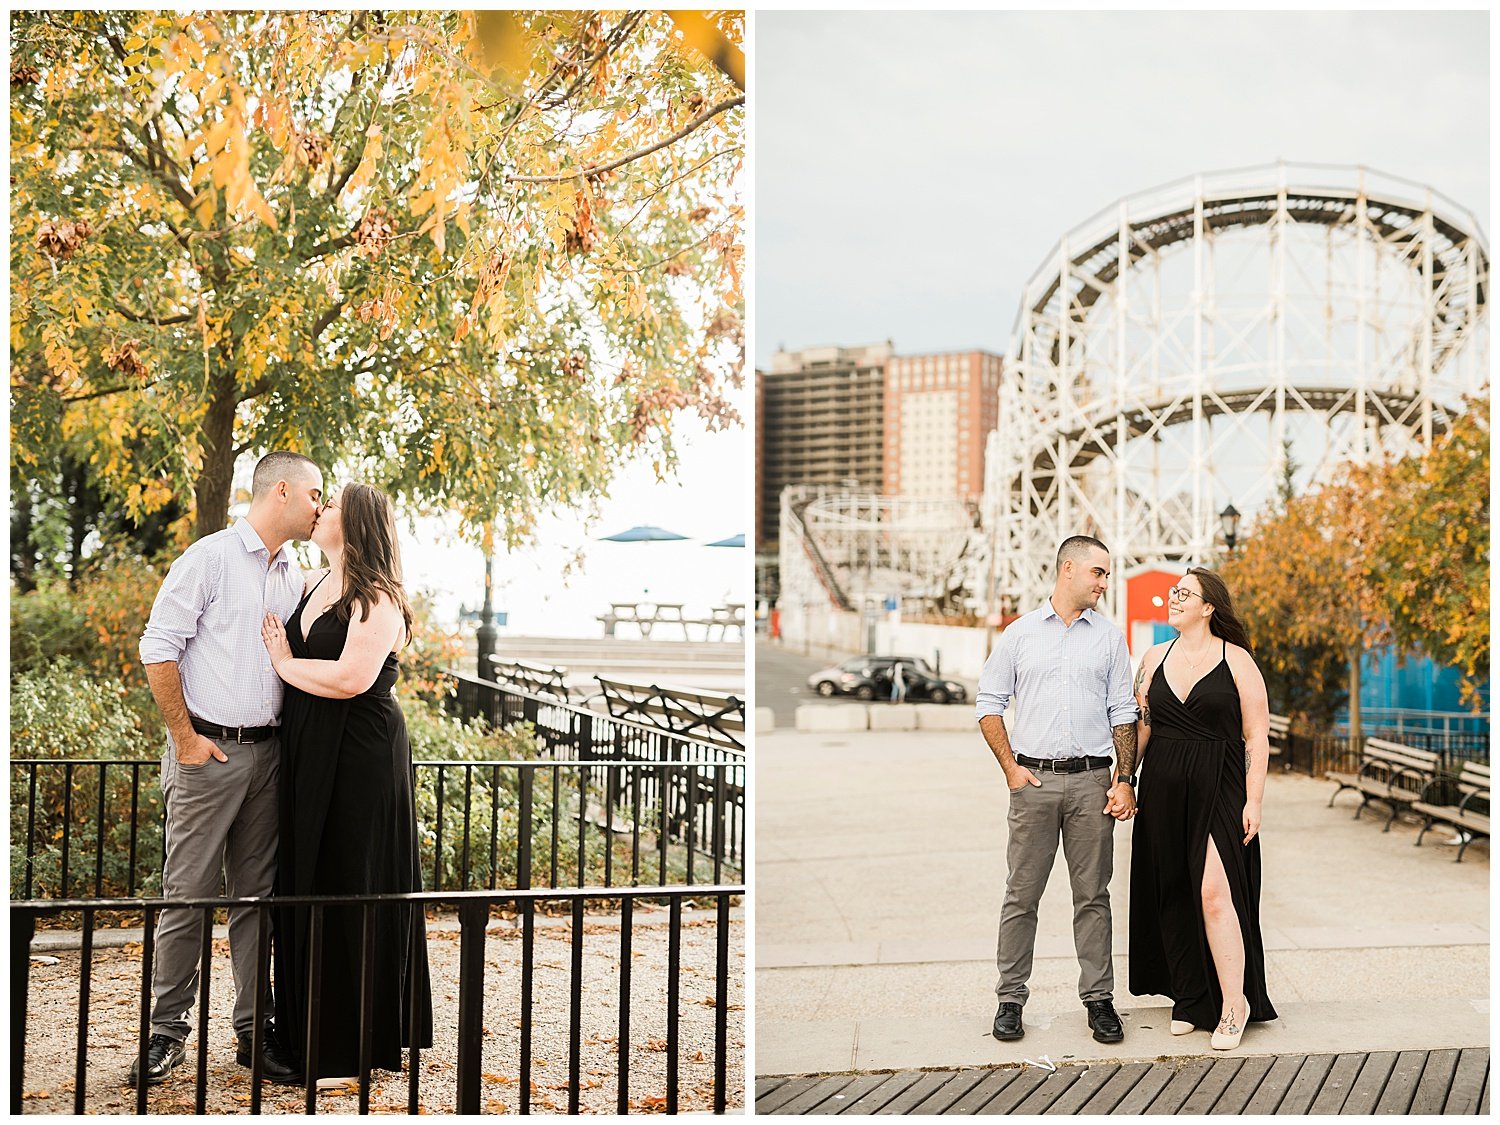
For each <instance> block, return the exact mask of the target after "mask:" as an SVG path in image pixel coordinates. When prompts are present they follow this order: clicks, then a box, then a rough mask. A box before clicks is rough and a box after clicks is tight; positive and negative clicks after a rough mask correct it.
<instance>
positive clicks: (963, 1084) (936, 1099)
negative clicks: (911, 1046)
mask: <svg viewBox="0 0 1500 1125" xmlns="http://www.w3.org/2000/svg"><path fill="white" fill-rule="evenodd" d="M989 1073H990V1072H989V1071H988V1070H960V1071H959V1072H958V1073H956V1074H955V1073H954V1072H953V1071H951V1070H938V1071H933V1072H932V1073H930V1074H924V1075H922V1076H921V1077H920V1078H918V1079H917V1080H916V1081H915V1082H913V1083H912V1084H911V1085H910V1086H908V1087H907V1088H906V1089H905V1090H902V1091H901V1093H900V1094H898V1095H897V1096H896V1097H895V1098H894V1099H893V1100H891V1101H889V1102H887V1103H886V1104H885V1105H883V1106H881V1107H880V1108H879V1109H877V1110H875V1112H876V1113H879V1114H893V1113H942V1112H943V1111H944V1110H945V1109H947V1108H948V1107H949V1106H950V1105H952V1104H953V1103H954V1102H956V1101H957V1100H958V1099H959V1098H961V1097H963V1096H964V1095H965V1094H967V1093H968V1092H969V1091H970V1090H972V1089H973V1088H974V1087H975V1086H977V1085H979V1083H980V1082H981V1081H982V1080H983V1079H984V1078H985V1077H987V1076H988V1075H989Z"/></svg>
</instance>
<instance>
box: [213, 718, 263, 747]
mask: <svg viewBox="0 0 1500 1125" xmlns="http://www.w3.org/2000/svg"><path fill="white" fill-rule="evenodd" d="M193 729H194V730H195V731H197V732H198V733H199V734H201V735H203V737H205V738H217V739H218V740H219V741H220V742H238V743H239V744H240V745H241V746H249V745H251V744H253V743H256V742H264V741H266V739H268V738H275V737H276V732H277V730H279V729H280V728H279V727H226V726H222V725H220V724H219V723H210V722H208V721H207V720H206V719H200V718H198V717H197V716H196V715H194V716H193Z"/></svg>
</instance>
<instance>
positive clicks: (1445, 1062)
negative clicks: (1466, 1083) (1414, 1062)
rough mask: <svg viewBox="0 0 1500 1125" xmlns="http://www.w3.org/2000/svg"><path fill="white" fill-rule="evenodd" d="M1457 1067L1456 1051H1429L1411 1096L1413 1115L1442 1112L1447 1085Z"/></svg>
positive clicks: (1410, 1111) (1445, 1100) (1450, 1082)
mask: <svg viewBox="0 0 1500 1125" xmlns="http://www.w3.org/2000/svg"><path fill="white" fill-rule="evenodd" d="M1456 1069H1458V1051H1457V1050H1456V1049H1452V1048H1450V1049H1448V1050H1445V1051H1429V1052H1428V1053H1427V1063H1426V1065H1425V1066H1423V1067H1422V1081H1420V1082H1418V1083H1417V1092H1416V1095H1415V1096H1414V1097H1413V1098H1412V1102H1411V1108H1410V1109H1409V1110H1407V1112H1408V1113H1411V1114H1413V1115H1415V1114H1418V1113H1442V1112H1443V1104H1444V1103H1445V1102H1447V1100H1448V1087H1449V1086H1450V1085H1452V1084H1453V1072H1454V1071H1455V1070H1456Z"/></svg>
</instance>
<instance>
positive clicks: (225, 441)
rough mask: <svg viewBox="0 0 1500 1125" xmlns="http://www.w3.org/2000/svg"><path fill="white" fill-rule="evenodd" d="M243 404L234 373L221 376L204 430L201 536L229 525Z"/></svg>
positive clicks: (198, 496) (199, 511) (199, 504)
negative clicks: (236, 438)
mask: <svg viewBox="0 0 1500 1125" xmlns="http://www.w3.org/2000/svg"><path fill="white" fill-rule="evenodd" d="M239 404H240V400H239V394H238V389H237V388H236V386H235V383H234V378H233V376H227V377H222V378H220V379H219V380H218V381H217V386H216V394H215V395H214V400H213V403H212V404H211V405H210V406H209V408H208V413H207V415H205V416H204V419H203V429H202V430H201V431H200V436H201V438H202V440H203V469H202V471H201V472H200V473H199V474H198V485H197V488H196V490H195V496H196V499H197V527H196V530H195V538H197V539H202V538H203V537H204V536H206V535H212V534H213V533H214V532H216V531H223V530H224V528H225V527H227V526H228V525H229V495H230V490H231V488H232V487H233V485H234V414H235V410H236V408H237V407H238V406H239Z"/></svg>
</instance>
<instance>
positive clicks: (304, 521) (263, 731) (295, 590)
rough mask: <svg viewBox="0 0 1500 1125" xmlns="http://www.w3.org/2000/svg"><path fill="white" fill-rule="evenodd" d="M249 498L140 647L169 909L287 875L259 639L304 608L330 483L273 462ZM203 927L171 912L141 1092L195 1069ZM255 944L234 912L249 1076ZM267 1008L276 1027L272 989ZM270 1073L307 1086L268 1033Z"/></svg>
mask: <svg viewBox="0 0 1500 1125" xmlns="http://www.w3.org/2000/svg"><path fill="white" fill-rule="evenodd" d="M251 490H252V494H251V500H250V514H249V516H248V517H247V518H245V519H240V520H236V521H235V523H234V526H232V527H228V528H225V529H224V530H223V531H218V532H215V533H214V534H212V535H208V536H205V537H204V538H202V539H200V540H198V542H196V543H194V544H193V545H192V546H191V547H189V548H188V549H187V550H186V551H185V552H184V553H183V555H182V557H181V558H179V559H178V560H177V561H176V562H174V563H173V564H172V569H171V570H169V571H168V572H167V577H166V579H165V580H164V581H163V582H162V584H161V589H160V591H158V593H157V595H156V602H155V604H153V605H152V607H151V619H150V621H148V622H147V623H146V631H145V633H144V634H142V636H141V663H142V664H144V665H145V667H146V679H147V681H148V682H149V683H150V685H151V693H152V695H153V696H154V697H155V698H156V704H157V706H158V707H159V708H160V709H161V713H162V719H163V720H164V721H165V723H166V727H167V749H166V753H165V754H164V755H163V757H162V764H161V792H162V801H163V803H164V804H165V805H166V812H167V822H166V847H165V851H166V854H165V856H164V858H163V862H162V880H161V882H162V895H163V896H164V897H166V898H170V899H179V900H180V899H198V898H217V897H218V895H219V886H220V881H221V880H223V882H224V883H225V884H226V887H227V890H228V893H229V896H230V897H231V898H258V897H262V896H265V895H269V894H270V893H271V888H272V884H273V882H274V880H275V875H276V837H277V820H278V812H277V792H276V791H277V779H278V776H279V772H280V761H281V744H280V741H279V740H278V738H277V734H278V731H279V729H280V728H279V724H280V722H281V698H282V690H283V685H282V682H281V677H279V676H278V675H277V674H276V670H275V669H274V668H273V667H272V666H271V658H270V655H269V654H268V653H267V652H266V646H265V643H264V642H263V641H262V640H261V637H260V630H261V625H262V623H263V622H264V620H265V616H266V614H267V613H274V614H275V615H276V616H277V617H279V618H281V619H282V620H283V621H285V620H286V619H287V618H288V617H290V616H291V615H292V613H293V611H294V610H295V609H296V608H297V603H298V601H300V600H301V598H302V586H303V582H302V571H301V569H300V568H299V567H298V566H297V563H296V560H295V559H293V558H292V554H291V541H292V540H294V539H307V538H309V537H310V536H311V535H312V529H313V525H314V524H315V523H316V522H317V519H318V515H319V512H320V511H321V509H322V502H323V474H322V473H321V472H320V471H319V470H318V467H317V465H315V464H313V462H312V461H310V460H308V459H307V458H306V457H303V456H302V455H301V454H300V453H288V452H282V451H278V452H275V453H268V454H267V455H266V456H265V457H262V458H261V460H260V462H259V463H258V464H257V465H256V466H255V475H254V478H253V481H252V483H251ZM202 929H203V915H202V913H201V912H200V911H197V910H192V909H186V908H184V909H175V910H163V911H162V912H161V921H160V923H159V924H158V926H157V930H156V965H155V974H154V977H153V981H152V989H153V992H154V995H155V1003H154V1005H153V1007H152V1011H151V1038H150V1040H149V1042H148V1044H147V1052H146V1068H145V1070H146V1073H145V1074H144V1075H142V1074H140V1073H139V1071H140V1065H139V1063H140V1060H139V1059H137V1060H136V1063H135V1064H133V1065H132V1067H131V1071H130V1083H131V1085H135V1084H137V1083H138V1082H141V1081H144V1082H145V1083H146V1084H147V1085H152V1086H154V1085H156V1084H157V1083H159V1082H163V1081H165V1080H166V1078H167V1075H168V1073H169V1072H170V1071H171V1070H172V1069H173V1068H174V1067H176V1066H177V1065H178V1064H179V1063H181V1062H182V1061H183V1058H184V1057H185V1051H184V1047H183V1044H184V1041H185V1040H186V1039H187V1034H188V1030H189V1028H190V1026H191V1024H190V1022H189V1017H190V1015H191V1012H192V1007H193V999H194V994H195V992H196V990H197V980H198V972H199V968H200V966H199V964H198V962H199V957H200V950H201V949H202ZM258 946H259V930H258V920H257V916H256V915H255V913H254V912H253V911H252V910H248V909H244V908H241V909H236V910H231V911H230V912H229V949H230V957H231V960H232V962H233V965H234V991H235V1003H234V1029H235V1032H236V1033H237V1036H238V1039H237V1043H236V1050H235V1058H236V1060H237V1061H238V1062H239V1064H240V1065H241V1066H250V1065H251V1062H252V1056H253V1051H254V1040H255V987H256V975H257V967H258V963H257V958H258ZM202 971H204V972H208V971H210V969H209V966H207V965H204V966H202ZM262 1010H263V1012H264V1014H265V1015H266V1016H267V1017H269V1016H270V1014H271V995H270V989H269V988H265V989H264V990H263V1009H262ZM261 1064H262V1065H261V1070H262V1073H263V1074H264V1075H265V1076H266V1077H267V1078H269V1079H271V1080H272V1081H276V1082H297V1081H300V1080H301V1074H300V1072H299V1070H298V1068H297V1066H296V1064H295V1062H293V1061H292V1060H291V1058H290V1057H289V1056H288V1055H287V1054H286V1053H285V1052H284V1050H283V1049H282V1048H281V1047H280V1045H279V1043H278V1042H277V1040H276V1038H275V1034H274V1028H273V1027H271V1026H269V1025H268V1026H267V1027H266V1028H265V1029H263V1031H262V1035H261Z"/></svg>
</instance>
